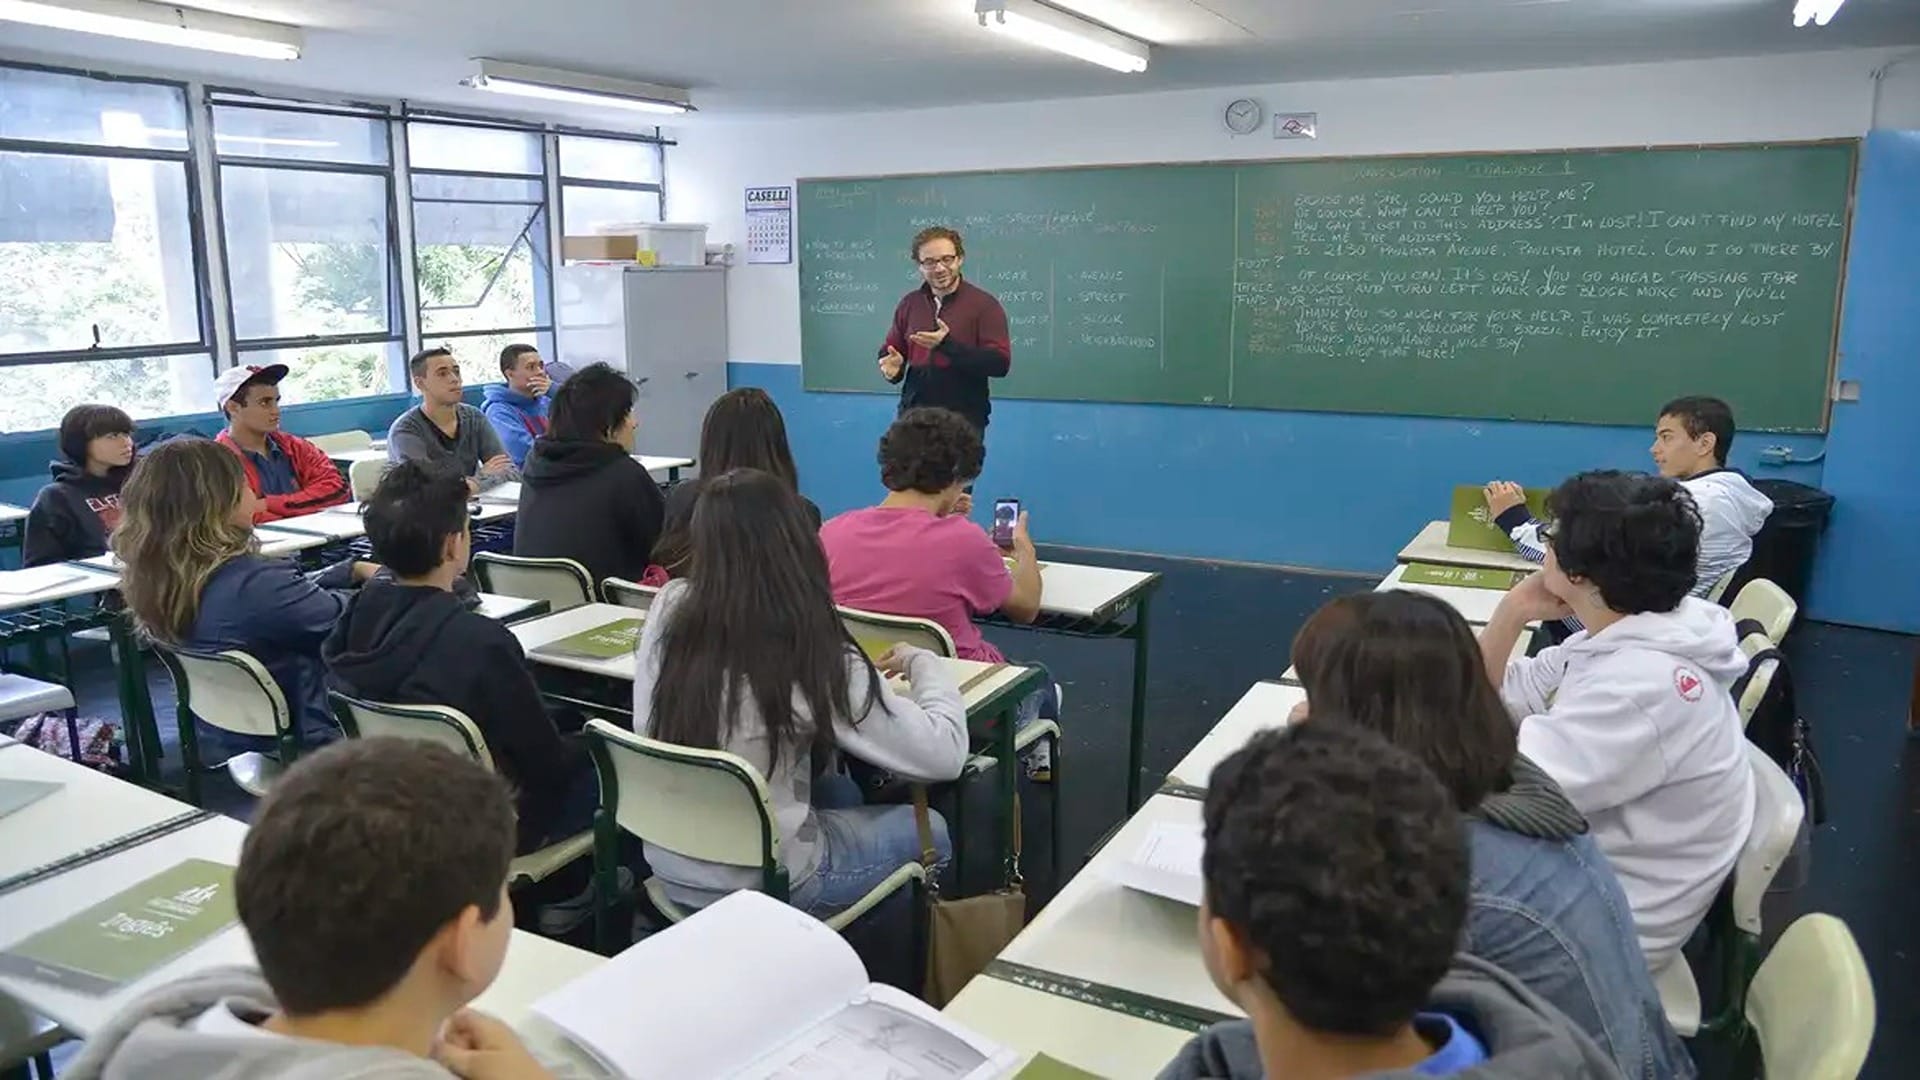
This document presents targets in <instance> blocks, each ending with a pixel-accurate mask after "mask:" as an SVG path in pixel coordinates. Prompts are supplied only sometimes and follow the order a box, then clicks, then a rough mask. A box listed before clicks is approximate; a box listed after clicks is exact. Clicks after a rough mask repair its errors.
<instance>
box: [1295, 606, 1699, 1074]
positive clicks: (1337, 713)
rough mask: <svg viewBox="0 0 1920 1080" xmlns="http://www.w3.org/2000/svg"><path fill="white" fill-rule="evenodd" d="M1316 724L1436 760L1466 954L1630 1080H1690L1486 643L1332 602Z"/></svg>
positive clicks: (1614, 893) (1639, 959) (1445, 609)
mask: <svg viewBox="0 0 1920 1080" xmlns="http://www.w3.org/2000/svg"><path fill="white" fill-rule="evenodd" d="M1293 663H1294V667H1295V669H1296V670H1297V671H1298V672H1299V674H1300V681H1301V684H1302V685H1303V686H1304V687H1305V688H1306V691H1307V706H1306V708H1305V709H1303V710H1302V712H1304V713H1305V714H1306V715H1307V716H1308V717H1309V718H1310V721H1311V722H1314V723H1319V722H1322V721H1325V720H1329V719H1334V720H1340V721H1342V722H1347V723H1352V724H1356V725H1358V726H1360V727H1364V728H1367V729H1368V730H1370V731H1373V732H1374V733H1375V734H1377V735H1380V736H1383V737H1384V738H1386V739H1387V740H1388V741H1390V742H1392V743H1393V744H1394V745H1395V746H1398V747H1399V748H1400V749H1402V750H1405V751H1407V752H1408V753H1410V754H1412V755H1413V756H1414V757H1416V758H1419V759H1420V760H1421V761H1422V762H1424V763H1425V764H1426V766H1427V768H1429V769H1430V770H1432V771H1433V774H1434V775H1435V776H1437V777H1438V778H1439V779H1440V783H1441V786H1443V787H1445V788H1446V789H1447V792H1448V794H1450V795H1452V796H1453V804H1454V807H1455V809H1456V810H1457V812H1458V813H1460V814H1461V815H1462V817H1463V819H1464V820H1465V821H1466V826H1467V850H1468V854H1469V862H1470V866H1471V875H1472V878H1471V880H1472V895H1471V899H1470V901H1469V904H1468V908H1467V929H1466V936H1465V938H1464V941H1463V944H1462V946H1461V948H1462V949H1463V950H1464V951H1466V952H1469V953H1472V954H1473V955H1474V956H1477V957H1479V958H1480V959H1482V960H1485V961H1487V962H1488V963H1491V964H1494V965H1497V966H1499V967H1500V968H1502V969H1504V970H1505V971H1506V972H1507V973H1508V974H1510V975H1512V976H1513V977H1514V978H1516V979H1519V980H1520V982H1521V983H1523V984H1525V985H1526V987H1527V989H1529V990H1531V991H1533V992H1534V993H1536V994H1538V995H1540V996H1541V997H1542V998H1544V999H1546V1001H1547V1002H1548V1003H1549V1004H1551V1005H1553V1007H1554V1008H1556V1009H1559V1010H1560V1011H1561V1012H1563V1013H1565V1014H1566V1015H1567V1016H1568V1018H1569V1019H1571V1020H1573V1021H1574V1022H1575V1023H1576V1024H1578V1025H1579V1026H1580V1028H1581V1029H1582V1030H1583V1031H1585V1032H1586V1034H1587V1036H1588V1037H1589V1038H1591V1039H1592V1040H1593V1041H1594V1043H1595V1044H1596V1045H1598V1046H1599V1047H1600V1049H1601V1050H1603V1051H1605V1052H1606V1053H1607V1054H1608V1055H1609V1056H1610V1057H1612V1058H1613V1060H1614V1063H1615V1064H1616V1065H1618V1066H1619V1068H1620V1073H1621V1075H1622V1076H1625V1077H1630V1078H1636V1080H1668V1078H1673V1077H1691V1076H1692V1075H1693V1074H1694V1069H1693V1061H1692V1059H1691V1058H1690V1057H1688V1056H1687V1052H1686V1049H1685V1048H1684V1047H1682V1046H1681V1045H1680V1041H1679V1037H1678V1036H1677V1035H1675V1034H1674V1033H1673V1029H1672V1028H1671V1027H1670V1026H1669V1025H1668V1024H1667V1020H1666V1014H1665V1012H1664V1010H1663V1009H1662V1008H1661V1005H1660V996H1659V993H1658V992H1657V991H1656V990H1655V989H1654V986H1653V977H1652V975H1650V974H1649V973H1648V971H1647V961H1646V957H1644V956H1643V955H1641V952H1640V942H1639V939H1638V938H1637V937H1636V936H1635V934H1634V927H1633V911H1632V909H1631V908H1630V907H1629V906H1628V904H1627V897H1626V894H1625V893H1623V892H1622V891H1621V888H1620V882H1619V881H1618V879H1616V878H1615V877H1614V874H1613V870H1612V868H1611V867H1609V866H1608V864H1607V859H1606V856H1605V855H1603V854H1601V852H1600V849H1599V847H1598V846H1597V845H1596V844H1595V843H1594V839H1593V837H1592V836H1590V835H1588V832H1587V820H1586V818H1585V817H1583V816H1581V814H1580V811H1578V810H1576V809H1574V807H1573V804H1572V803H1570V802H1569V801H1568V800H1567V796H1566V794H1565V793H1563V792H1562V791H1561V790H1560V787H1559V785H1558V784H1555V783H1554V782H1553V780H1552V778H1551V777H1549V776H1548V775H1547V774H1546V773H1545V772H1543V771H1542V770H1541V768H1540V767H1539V766H1538V765H1535V764H1534V763H1533V762H1532V761H1530V760H1529V759H1528V758H1527V757H1526V756H1525V755H1523V754H1521V753H1519V752H1518V749H1517V747H1518V743H1517V741H1516V739H1515V736H1514V730H1513V720H1512V718H1511V717H1509V716H1508V715H1507V710H1506V707H1505V706H1504V705H1502V704H1501V702H1500V695H1499V693H1498V692H1497V691H1496V690H1494V688H1493V684H1492V683H1490V682H1488V681H1487V668H1486V662H1485V661H1484V660H1483V659H1482V658H1481V655H1480V646H1479V643H1478V642H1476V641H1474V639H1473V630H1472V628H1471V627H1469V626H1468V625H1467V622H1466V620H1465V619H1463V618H1461V617H1460V613H1459V612H1457V611H1455V610H1454V609H1453V607H1451V606H1450V605H1448V604H1447V603H1446V602H1445V601H1443V600H1439V599H1436V598H1434V597H1432V596H1428V595H1426V594H1424V593H1417V592H1408V591H1403V590H1389V591H1386V592H1373V593H1359V594H1357V595H1353V596H1343V597H1340V598H1339V599H1337V600H1334V601H1332V602H1331V603H1328V604H1327V605H1326V606H1324V607H1322V608H1321V609H1320V610H1319V611H1318V612H1316V613H1315V614H1314V616H1313V617H1312V618H1311V619H1308V620H1307V624H1306V625H1305V626H1304V627H1302V628H1301V630H1300V634H1299V636H1298V637H1296V638H1294V641H1293Z"/></svg>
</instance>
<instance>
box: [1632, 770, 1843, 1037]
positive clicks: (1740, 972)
mask: <svg viewBox="0 0 1920 1080" xmlns="http://www.w3.org/2000/svg"><path fill="white" fill-rule="evenodd" d="M1746 751H1747V762H1748V764H1749V765H1751V766H1752V768H1753V795H1754V799H1753V828H1752V829H1751V831H1749V832H1748V833H1747V842H1746V844H1745V845H1744V846H1743V847H1742V848H1741V849H1740V858H1739V859H1738V860H1737V861H1736V862H1735V863H1734V866H1733V876H1732V878H1731V879H1730V880H1729V881H1728V882H1727V884H1726V885H1725V886H1723V887H1722V888H1721V890H1720V896H1719V897H1718V898H1716V899H1715V900H1714V903H1713V908H1712V909H1711V910H1710V911H1708V913H1707V919H1706V931H1707V933H1708V935H1709V941H1710V946H1711V947H1710V954H1711V955H1715V956H1718V957H1721V958H1722V961H1723V962H1722V967H1723V969H1724V976H1723V979H1722V986H1723V992H1724V994H1725V1001H1724V1004H1723V1005H1722V1007H1721V1008H1720V1009H1719V1010H1718V1011H1717V1012H1716V1013H1715V1014H1714V1015H1713V1016H1712V1017H1711V1018H1708V1019H1702V1015H1703V1014H1702V1010H1701V1006H1700V990H1699V984H1698V982H1697V981H1696V980H1695V978H1694V975H1693V970H1692V969H1691V968H1689V967H1688V966H1687V962H1686V960H1685V958H1684V957H1675V958H1674V960H1673V962H1672V963H1670V964H1668V965H1667V966H1666V968H1665V969H1663V970H1661V971H1658V972H1655V973H1654V986H1655V989H1657V990H1658V991H1659V993H1660V1003H1661V1005H1662V1007H1663V1008H1664V1010H1665V1012H1666V1014H1667V1022H1668V1023H1670V1024H1672V1025H1673V1029H1674V1031H1675V1032H1677V1033H1678V1034H1680V1035H1681V1036H1683V1037H1688V1038H1691V1037H1693V1036H1694V1035H1697V1034H1705V1035H1717V1036H1727V1035H1730V1034H1733V1033H1734V1032H1735V1030H1736V1029H1737V1027H1738V1025H1739V1018H1740V1015H1741V1012H1742V1010H1743V1009H1744V1008H1745V1006H1746V995H1747V986H1748V984H1749V983H1750V982H1751V981H1752V979H1753V976H1754V968H1755V967H1756V966H1758V964H1759V960H1760V932H1761V919H1760V901H1761V898H1762V897H1764V896H1766V895H1767V888H1768V887H1769V886H1771V885H1772V884H1773V879H1774V876H1775V875H1776V874H1778V873H1779V872H1780V867H1781V865H1782V864H1784V863H1785V862H1786V861H1787V856H1788V854H1789V853H1791V852H1792V851H1793V842H1794V840H1795V839H1796V838H1797V837H1798V836H1799V833H1800V823H1801V821H1802V820H1804V819H1805V817H1806V813H1807V805H1806V802H1805V800H1803V799H1802V798H1801V797H1800V789H1799V788H1797V787H1794V786H1793V781H1792V780H1791V779H1790V778H1788V776H1787V774H1786V772H1785V771H1784V770H1783V769H1781V768H1780V766H1778V765H1776V764H1774V761H1773V759H1772V758H1770V757H1768V756H1767V755H1766V754H1765V752H1763V751H1762V750H1761V749H1760V748H1759V747H1757V746H1755V745H1753V744H1752V743H1747V744H1746Z"/></svg>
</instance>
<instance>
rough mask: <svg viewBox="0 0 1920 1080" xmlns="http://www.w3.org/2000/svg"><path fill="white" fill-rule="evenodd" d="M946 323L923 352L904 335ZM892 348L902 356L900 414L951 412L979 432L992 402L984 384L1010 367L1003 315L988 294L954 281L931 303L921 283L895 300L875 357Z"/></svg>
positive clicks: (927, 288)
mask: <svg viewBox="0 0 1920 1080" xmlns="http://www.w3.org/2000/svg"><path fill="white" fill-rule="evenodd" d="M936 319H938V320H944V321H945V322H946V324H947V338H946V340H945V341H942V342H941V343H940V345H939V346H938V347H937V348H934V349H932V350H928V349H923V348H921V347H920V346H918V345H915V344H914V343H913V342H912V341H910V340H909V339H908V337H907V335H909V334H913V333H917V332H918V331H921V330H932V329H934V322H935V320H936ZM888 346H892V347H893V348H894V349H895V350H897V351H898V352H899V353H900V355H901V356H904V357H906V358H907V364H906V367H904V368H902V369H901V374H900V378H899V379H896V380H894V381H895V382H901V381H903V380H904V382H905V385H903V386H902V387H901V388H900V411H902V412H905V411H906V410H908V409H912V408H915V407H918V406H937V407H939V408H943V409H952V410H953V411H954V412H957V413H959V414H960V415H961V416H964V417H966V418H967V420H968V421H969V422H971V423H972V424H973V426H974V427H976V428H979V429H981V430H983V431H984V430H985V429H986V426H987V416H988V414H989V413H991V412H992V411H993V403H992V402H991V401H990V400H989V399H988V396H987V380H988V379H998V378H1001V377H1002V376H1004V375H1006V373H1007V372H1008V371H1009V370H1010V369H1011V368H1012V367H1013V340H1012V337H1011V335H1009V334H1008V333H1007V312H1006V309H1005V308H1002V307H1001V306H1000V301H998V300H996V299H994V297H993V294H992V293H990V292H988V291H987V290H985V289H982V288H979V287H977V286H975V285H973V284H972V283H971V282H968V281H967V280H966V279H965V278H962V279H961V280H960V287H959V288H957V289H955V290H954V291H953V292H952V294H950V295H948V296H947V297H946V298H944V299H943V300H941V301H939V302H938V303H937V304H936V302H935V299H934V295H933V288H932V286H929V285H922V286H920V287H919V288H917V289H915V290H913V291H912V292H910V293H908V294H907V295H905V296H903V297H901V298H900V305H899V306H898V307H896V308H894V309H893V326H892V328H891V329H889V330H888V331H887V340H886V343H885V344H884V345H882V346H881V347H880V351H879V355H881V356H885V355H886V352H887V347H888Z"/></svg>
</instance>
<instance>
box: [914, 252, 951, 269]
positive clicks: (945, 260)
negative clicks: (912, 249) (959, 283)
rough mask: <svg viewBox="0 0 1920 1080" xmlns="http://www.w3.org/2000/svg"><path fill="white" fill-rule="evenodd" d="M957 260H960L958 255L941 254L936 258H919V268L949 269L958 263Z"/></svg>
mask: <svg viewBox="0 0 1920 1080" xmlns="http://www.w3.org/2000/svg"><path fill="white" fill-rule="evenodd" d="M959 262H960V256H958V255H942V256H940V257H939V258H937V259H921V260H920V269H922V270H949V269H952V268H953V267H954V266H956V265H958V264H959Z"/></svg>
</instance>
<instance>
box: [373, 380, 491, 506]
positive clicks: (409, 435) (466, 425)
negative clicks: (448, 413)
mask: <svg viewBox="0 0 1920 1080" xmlns="http://www.w3.org/2000/svg"><path fill="white" fill-rule="evenodd" d="M454 410H455V415H456V416H457V417H458V419H457V420H456V421H455V424H454V430H453V438H451V439H449V438H447V436H446V434H445V433H444V432H442V431H441V430H440V428H439V426H438V425H436V424H435V423H434V422H433V421H432V420H429V419H428V418H427V414H426V413H423V412H421V411H420V406H418V405H415V406H414V407H413V408H411V409H408V410H407V411H406V412H403V413H401V414H400V415H399V416H398V417H396V418H395V419H394V421H393V426H392V427H390V428H388V429H387V460H388V461H389V462H391V463H393V464H395V465H398V464H400V463H401V462H403V461H424V462H440V461H444V462H451V463H453V464H454V465H455V466H457V467H458V468H459V470H460V475H462V476H470V477H472V478H473V479H474V480H475V481H476V482H477V483H478V484H479V485H480V490H481V491H485V490H487V489H488V488H495V487H499V486H500V485H501V484H505V483H507V482H509V481H517V480H519V479H520V470H518V469H516V468H514V467H513V466H512V465H508V466H507V467H506V468H505V469H504V470H502V471H500V472H494V473H482V472H481V471H480V466H481V465H482V464H484V463H485V462H486V461H487V460H488V459H490V458H494V457H498V456H500V455H501V454H505V453H506V452H507V450H506V447H504V446H501V445H500V434H499V432H496V431H494V430H493V424H492V423H490V422H489V421H488V420H487V414H486V413H483V412H481V411H480V410H479V409H476V408H474V407H473V406H471V405H469V404H467V403H466V402H464V401H463V402H461V403H460V404H458V405H456V406H454Z"/></svg>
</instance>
